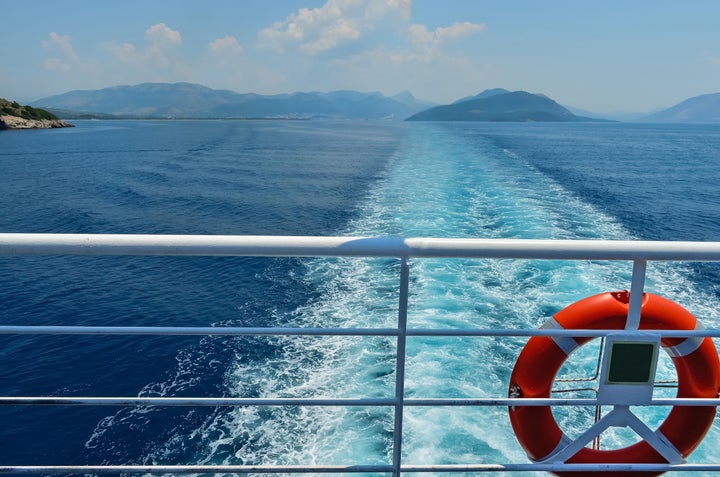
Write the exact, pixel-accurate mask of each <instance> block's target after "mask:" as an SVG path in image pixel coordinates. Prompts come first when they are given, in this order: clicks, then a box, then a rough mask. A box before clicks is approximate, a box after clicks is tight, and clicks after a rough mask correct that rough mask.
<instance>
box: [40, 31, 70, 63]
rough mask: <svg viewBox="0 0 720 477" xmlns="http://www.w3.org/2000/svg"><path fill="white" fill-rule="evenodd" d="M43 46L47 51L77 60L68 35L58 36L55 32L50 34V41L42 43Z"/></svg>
mask: <svg viewBox="0 0 720 477" xmlns="http://www.w3.org/2000/svg"><path fill="white" fill-rule="evenodd" d="M43 46H44V47H45V48H46V49H47V50H50V51H56V52H61V53H63V54H64V55H65V56H66V57H68V58H70V59H72V60H77V53H75V49H74V48H73V46H72V42H71V40H70V36H69V35H58V34H57V33H56V32H51V33H50V41H44V42H43Z"/></svg>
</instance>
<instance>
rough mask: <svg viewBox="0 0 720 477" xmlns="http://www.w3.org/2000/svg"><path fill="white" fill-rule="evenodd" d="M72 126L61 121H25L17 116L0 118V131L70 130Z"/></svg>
mask: <svg viewBox="0 0 720 477" xmlns="http://www.w3.org/2000/svg"><path fill="white" fill-rule="evenodd" d="M72 127H75V126H74V125H73V124H70V123H68V122H65V121H63V120H62V119H25V118H21V117H18V116H10V115H3V116H0V130H7V129H51V128H72Z"/></svg>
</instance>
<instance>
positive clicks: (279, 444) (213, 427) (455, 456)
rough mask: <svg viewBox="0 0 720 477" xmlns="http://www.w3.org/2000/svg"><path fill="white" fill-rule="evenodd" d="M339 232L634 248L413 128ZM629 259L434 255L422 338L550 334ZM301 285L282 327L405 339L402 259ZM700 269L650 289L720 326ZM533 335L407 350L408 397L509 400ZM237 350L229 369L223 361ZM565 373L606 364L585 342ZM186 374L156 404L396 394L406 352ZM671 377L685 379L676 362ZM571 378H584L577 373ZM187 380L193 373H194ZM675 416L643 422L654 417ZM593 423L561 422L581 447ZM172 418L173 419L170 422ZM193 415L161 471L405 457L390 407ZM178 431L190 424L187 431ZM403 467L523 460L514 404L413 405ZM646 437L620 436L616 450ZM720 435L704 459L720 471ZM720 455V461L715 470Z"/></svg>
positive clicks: (625, 271)
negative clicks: (399, 361) (563, 312)
mask: <svg viewBox="0 0 720 477" xmlns="http://www.w3.org/2000/svg"><path fill="white" fill-rule="evenodd" d="M354 217H355V218H354V219H353V220H352V221H350V223H349V224H348V225H347V227H346V228H345V229H343V230H341V231H339V235H351V236H355V235H369V236H377V235H393V236H433V237H479V238H546V239H634V237H633V236H632V235H631V234H630V233H629V232H628V231H627V230H626V229H625V228H624V227H623V226H622V224H620V223H619V222H618V221H616V220H615V219H614V218H613V217H611V216H608V215H606V214H605V213H603V212H602V211H600V210H598V209H597V208H595V207H594V206H592V205H589V204H588V203H585V202H583V201H582V200H581V199H580V198H578V197H577V196H576V195H574V194H573V193H571V192H569V191H568V190H566V189H564V188H563V187H562V185H561V184H559V183H557V182H555V181H554V180H553V179H551V178H550V177H548V176H546V175H544V174H543V173H542V172H540V171H539V170H538V169H536V168H535V167H534V166H533V165H532V164H530V163H529V162H528V161H525V160H524V159H523V158H522V156H521V155H518V154H515V153H514V152H513V151H512V150H509V149H502V148H500V147H498V146H497V145H495V144H494V143H493V142H492V141H490V140H487V139H485V138H484V137H482V136H481V135H476V134H471V133H467V132H464V131H462V130H457V129H448V128H444V127H440V126H430V125H417V126H415V125H413V127H409V128H408V131H407V137H406V139H405V141H404V143H403V145H402V146H401V147H400V148H399V149H398V150H397V151H396V153H395V155H394V156H393V158H392V160H391V161H389V162H388V166H387V169H386V170H385V171H384V172H383V173H381V174H380V175H379V177H378V180H377V181H376V182H375V184H374V185H373V186H372V187H371V189H370V190H369V191H368V193H367V196H366V199H365V200H364V201H362V203H361V204H359V206H358V208H357V210H356V212H355V215H354ZM631 265H632V264H630V263H616V262H612V263H608V262H602V261H553V262H550V261H540V260H465V259H453V260H437V259H416V260H413V261H412V263H411V288H410V291H411V295H410V303H409V317H408V318H409V326H411V327H426V328H436V327H452V328H468V327H478V326H482V327H498V328H523V329H525V328H536V327H538V326H540V325H541V324H542V323H543V322H544V321H545V320H546V319H547V318H548V317H550V316H552V315H553V314H554V313H555V312H557V311H559V310H560V309H562V308H563V307H565V306H567V305H568V304H570V303H573V302H574V301H577V300H579V299H581V298H583V297H585V296H588V295H591V294H595V293H600V292H603V291H608V290H614V289H623V288H629V286H630V277H631ZM301 267H302V269H301V272H299V273H292V274H289V275H286V276H282V274H275V275H273V276H276V277H277V280H278V286H282V287H288V288H298V289H302V290H314V291H315V292H313V293H312V294H311V295H310V298H308V300H307V301H306V302H305V303H303V304H302V305H299V306H294V307H292V308H291V309H286V308H285V307H284V306H283V305H282V304H278V305H277V306H276V307H275V308H274V309H273V311H272V312H271V316H270V317H269V322H271V323H275V324H281V325H284V326H308V327H322V326H342V327H375V326H377V327H384V326H394V323H395V322H396V318H397V301H398V296H397V293H398V292H397V288H398V270H399V263H398V262H397V261H396V260H390V259H354V258H336V259H307V260H303V261H302V262H301ZM688 275H689V272H688V269H687V267H686V266H684V265H678V264H666V263H653V264H651V265H650V267H649V270H648V280H647V286H646V288H647V289H648V290H652V291H653V292H655V293H658V294H661V295H665V296H668V297H672V298H673V299H674V300H676V301H678V302H679V303H681V304H683V305H684V306H686V307H687V308H688V309H690V311H692V312H693V313H695V314H696V316H698V317H701V320H702V321H703V322H704V324H705V325H706V326H708V327H715V326H718V324H719V323H720V314H719V312H718V311H717V310H719V309H720V307H718V305H719V303H718V302H717V299H716V298H714V297H713V296H711V295H710V294H708V293H707V292H706V291H704V290H703V289H702V287H701V286H700V285H698V284H697V283H696V282H694V281H692V280H691V279H690V278H688ZM524 341H525V340H524V339H520V338H517V339H504V338H503V339H497V338H428V337H413V338H409V339H408V348H407V371H406V389H405V392H406V396H408V397H427V398H430V397H438V398H440V397H442V398H446V397H455V398H473V397H476V398H477V397H503V396H505V395H506V392H507V383H508V379H509V375H510V372H511V367H512V366H511V363H513V362H514V360H515V359H516V357H517V355H518V353H519V351H520V349H521V347H522V346H523V344H524ZM220 347H222V348H224V349H226V350H230V351H229V353H230V354H231V356H230V359H228V360H227V362H225V363H224V364H222V363H223V361H222V360H223V359H226V358H227V357H228V354H227V353H226V354H223V355H222V356H219V355H218V354H217V353H216V352H214V351H212V350H216V349H218V348H220ZM583 350H584V351H583V352H579V353H577V354H575V355H573V357H572V366H569V367H568V368H570V369H573V370H577V369H582V370H584V371H588V370H592V369H594V367H595V360H596V357H595V356H594V353H595V352H596V349H593V347H592V346H585V347H583ZM183 356H184V357H183V359H179V360H178V372H177V374H176V375H174V376H173V377H172V378H171V379H168V380H167V381H165V382H162V383H154V384H151V385H148V387H146V389H145V390H144V391H143V392H144V393H145V392H150V390H152V392H153V393H154V394H157V395H176V394H178V393H182V392H183V391H184V390H185V389H186V387H187V386H186V385H187V383H186V381H185V380H187V379H190V380H192V379H193V376H197V375H201V374H202V373H204V372H206V371H208V370H209V368H211V367H212V366H211V365H210V363H213V362H215V361H213V358H212V356H215V357H216V358H218V359H217V363H218V364H217V368H215V369H213V370H212V371H218V369H220V370H223V369H224V375H225V378H224V381H223V383H222V390H221V392H224V393H226V395H230V396H239V397H254V396H260V397H359V396H370V397H392V395H393V393H394V379H395V378H394V367H395V343H394V341H393V340H392V339H389V338H377V337H375V338H347V337H324V338H321V337H311V338H307V337H306V338H297V337H275V338H262V339H261V338H257V339H237V340H222V341H217V340H215V341H213V340H203V342H201V343H200V344H199V345H198V347H197V348H196V349H193V350H192V352H190V353H189V354H187V355H183ZM659 372H660V375H661V376H662V377H667V378H672V377H673V374H674V371H673V369H672V363H671V362H669V360H663V361H662V362H661V365H660V371H659ZM568 373H570V374H572V373H571V372H570V371H568ZM181 376H182V378H181ZM663 412H664V411H662V410H660V411H657V412H646V413H643V418H646V419H648V420H649V421H652V422H657V421H659V420H662V418H663V416H664V415H663ZM586 414H587V412H585V411H583V410H581V411H579V412H574V413H567V412H565V413H564V414H563V412H560V413H559V414H558V419H559V421H560V423H561V425H562V426H563V427H564V429H566V432H568V433H569V434H571V435H573V434H577V433H579V432H580V431H581V430H583V429H584V428H586V427H587V426H588V425H589V423H588V419H592V415H590V416H587V415H586ZM155 415H156V411H150V410H148V409H129V410H121V411H119V412H118V413H116V414H115V415H113V416H108V417H107V418H106V419H104V420H103V421H102V422H100V423H99V425H98V426H97V429H96V432H95V434H94V435H93V436H92V438H91V439H90V440H89V441H88V443H87V446H88V447H89V448H95V447H97V446H111V445H112V444H110V443H109V440H108V439H107V437H108V435H107V433H108V432H109V430H110V429H116V430H117V428H118V426H130V427H132V426H136V425H138V426H139V425H140V424H142V423H144V422H147V421H148V420H149V419H153V418H155V417H154V416H155ZM157 418H158V419H159V415H158V417H157ZM183 419H189V422H191V423H193V425H197V427H195V428H193V429H188V425H187V424H178V425H177V426H176V427H172V428H171V429H169V430H168V431H166V434H165V435H164V437H165V439H164V440H163V442H162V443H161V444H158V445H155V446H154V447H153V448H152V449H150V450H149V452H148V454H147V457H146V458H145V460H146V461H147V462H156V461H160V462H167V461H168V460H172V461H177V460H178V459H181V458H187V457H192V459H191V460H192V461H195V462H198V463H202V464H206V463H208V464H209V463H212V464H297V463H304V464H314V463H317V464H359V463H388V462H389V461H390V460H391V453H392V451H391V445H392V420H393V417H392V409H385V408H373V407H368V408H332V409H326V408H316V407H288V408H263V407H241V408H232V409H216V410H212V412H210V411H208V412H206V413H203V414H202V415H197V414H192V412H186V413H185V414H183ZM175 422H181V420H179V419H178V420H177V421H175ZM404 426H405V431H404V441H403V442H404V443H403V452H404V456H403V460H404V462H406V463H412V464H429V463H478V462H486V463H491V462H495V463H497V462H525V461H526V456H525V454H524V452H523V451H522V449H521V448H520V446H519V444H518V443H517V441H516V440H515V438H514V435H513V434H512V430H511V428H510V425H509V420H508V418H507V412H506V410H505V409H504V408H449V409H444V408H443V409H431V408H408V409H406V411H405V420H404ZM632 439H633V437H632V436H628V435H626V434H623V433H622V432H618V433H609V434H608V435H607V436H604V442H605V444H606V445H625V444H626V443H627V442H628V440H632ZM719 444H720V437H719V436H718V432H717V429H715V428H714V430H713V431H712V432H711V433H710V435H709V436H708V438H706V440H705V441H704V442H703V444H702V445H701V447H700V449H699V450H698V451H697V452H696V454H695V455H697V456H699V457H698V458H699V459H704V458H707V457H708V456H713V455H714V458H717V457H718V456H717V452H718V451H717V450H715V449H718V448H720V445H719ZM711 458H713V457H711Z"/></svg>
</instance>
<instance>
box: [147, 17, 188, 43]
mask: <svg viewBox="0 0 720 477" xmlns="http://www.w3.org/2000/svg"><path fill="white" fill-rule="evenodd" d="M145 39H147V41H148V43H149V44H150V49H155V48H157V49H164V48H167V47H172V46H176V45H179V44H180V43H182V39H181V37H180V32H178V31H175V30H173V29H171V28H168V26H167V25H165V24H164V23H158V24H157V25H153V26H151V27H150V28H148V29H147V30H145Z"/></svg>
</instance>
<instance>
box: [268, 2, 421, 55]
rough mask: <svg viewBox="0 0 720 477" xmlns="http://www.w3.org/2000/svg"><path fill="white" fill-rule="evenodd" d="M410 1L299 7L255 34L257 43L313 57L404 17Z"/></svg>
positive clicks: (357, 39) (406, 15) (406, 14)
mask: <svg viewBox="0 0 720 477" xmlns="http://www.w3.org/2000/svg"><path fill="white" fill-rule="evenodd" d="M410 7H411V0H328V1H327V2H326V3H325V5H323V6H322V7H319V8H314V9H312V10H310V9H307V8H303V9H300V10H298V12H297V13H293V14H291V15H289V16H288V17H287V18H286V19H285V20H284V21H282V22H276V23H275V24H274V25H272V26H271V27H268V28H265V29H264V30H262V31H261V32H260V34H259V41H260V45H262V46H265V47H269V48H273V49H275V50H276V51H278V52H286V51H298V52H300V53H303V54H305V55H309V56H313V55H318V54H321V53H326V52H330V51H332V50H335V49H337V48H340V47H343V46H346V45H348V44H353V43H357V42H359V41H361V40H362V39H363V38H365V37H367V36H368V35H371V34H372V33H373V32H375V31H377V30H378V29H380V27H381V26H382V25H383V23H384V22H386V21H387V20H388V19H392V18H398V19H403V20H407V19H409V15H410Z"/></svg>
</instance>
